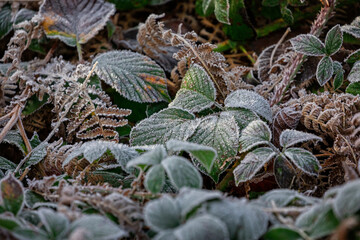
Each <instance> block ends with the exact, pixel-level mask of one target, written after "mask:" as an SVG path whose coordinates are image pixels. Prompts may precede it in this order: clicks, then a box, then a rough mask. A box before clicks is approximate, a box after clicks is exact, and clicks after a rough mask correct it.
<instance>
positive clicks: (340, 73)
mask: <svg viewBox="0 0 360 240" xmlns="http://www.w3.org/2000/svg"><path fill="white" fill-rule="evenodd" d="M334 74H335V77H334V82H333V85H334V90H337V89H339V88H340V87H341V85H342V84H343V81H344V69H343V68H342V66H341V63H340V62H338V61H334Z"/></svg>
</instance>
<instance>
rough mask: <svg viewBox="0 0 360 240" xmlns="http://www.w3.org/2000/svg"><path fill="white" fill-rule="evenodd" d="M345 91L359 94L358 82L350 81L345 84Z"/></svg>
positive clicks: (359, 85) (359, 86)
mask: <svg viewBox="0 0 360 240" xmlns="http://www.w3.org/2000/svg"><path fill="white" fill-rule="evenodd" d="M345 92H346V93H350V94H353V95H358V94H360V82H353V83H350V84H349V85H348V86H347V88H346V90H345Z"/></svg>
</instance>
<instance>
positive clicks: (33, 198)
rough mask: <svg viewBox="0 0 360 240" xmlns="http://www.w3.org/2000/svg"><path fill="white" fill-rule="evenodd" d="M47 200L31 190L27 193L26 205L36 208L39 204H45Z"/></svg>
mask: <svg viewBox="0 0 360 240" xmlns="http://www.w3.org/2000/svg"><path fill="white" fill-rule="evenodd" d="M45 202H46V201H45V199H44V198H43V196H41V195H40V194H37V193H36V192H33V191H31V190H26V191H25V205H26V207H28V208H34V207H35V205H36V204H38V203H45Z"/></svg>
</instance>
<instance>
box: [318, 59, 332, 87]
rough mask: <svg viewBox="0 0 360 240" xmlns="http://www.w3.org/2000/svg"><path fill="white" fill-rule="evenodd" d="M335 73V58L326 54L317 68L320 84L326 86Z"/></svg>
mask: <svg viewBox="0 0 360 240" xmlns="http://www.w3.org/2000/svg"><path fill="white" fill-rule="evenodd" d="M333 73H334V67H333V60H332V59H331V58H330V57H328V56H326V57H323V58H322V59H321V60H320V62H319V64H318V65H317V69H316V79H317V81H318V83H319V84H320V86H324V85H325V83H326V82H327V81H329V80H330V78H331V76H332V75H333Z"/></svg>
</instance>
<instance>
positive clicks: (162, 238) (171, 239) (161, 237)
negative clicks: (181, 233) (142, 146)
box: [153, 230, 177, 240]
mask: <svg viewBox="0 0 360 240" xmlns="http://www.w3.org/2000/svg"><path fill="white" fill-rule="evenodd" d="M153 240H177V238H176V237H175V235H174V232H173V231H171V230H170V231H163V232H159V233H158V234H156V236H155V237H154V238H153Z"/></svg>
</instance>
